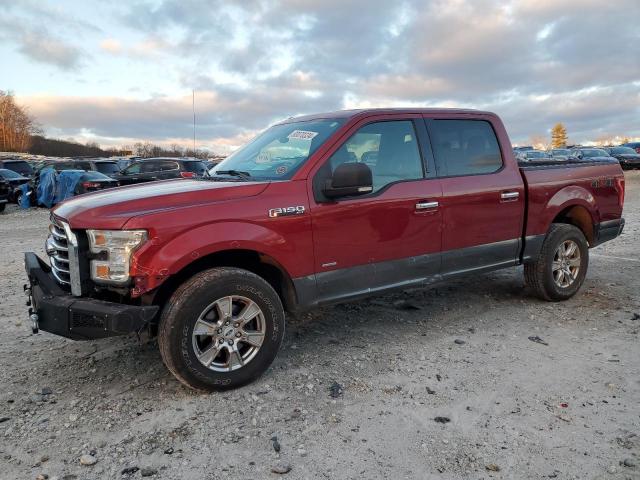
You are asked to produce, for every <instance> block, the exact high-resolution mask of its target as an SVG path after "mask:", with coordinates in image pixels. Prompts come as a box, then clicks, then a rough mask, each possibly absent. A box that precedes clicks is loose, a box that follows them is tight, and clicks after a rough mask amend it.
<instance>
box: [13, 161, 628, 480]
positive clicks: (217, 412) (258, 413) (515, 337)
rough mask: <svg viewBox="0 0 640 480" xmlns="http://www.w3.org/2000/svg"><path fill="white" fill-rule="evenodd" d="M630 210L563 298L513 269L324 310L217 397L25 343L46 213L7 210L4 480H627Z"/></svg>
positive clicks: (80, 352) (105, 354) (123, 349)
mask: <svg viewBox="0 0 640 480" xmlns="http://www.w3.org/2000/svg"><path fill="white" fill-rule="evenodd" d="M639 207H640V172H632V173H630V174H628V175H627V200H626V208H625V217H626V219H627V227H626V230H625V233H624V235H623V236H622V237H620V238H618V239H616V240H615V241H612V242H610V243H607V244H605V245H603V246H601V247H598V248H596V249H594V250H592V252H591V253H592V256H591V265H590V270H589V274H588V277H587V280H586V283H585V285H584V287H583V289H582V291H581V292H580V293H579V294H578V295H577V296H576V297H575V298H573V299H572V300H570V301H567V302H565V303H558V304H552V303H545V302H541V301H539V300H537V299H535V298H534V297H532V295H531V294H530V293H529V292H528V291H527V290H526V289H525V288H524V286H523V280H522V272H521V270H520V269H513V270H507V271H503V272H498V273H493V274H489V275H483V276H479V277H474V278H470V279H468V280H463V281H459V282H456V283H452V284H448V285H444V286H439V287H438V288H434V289H431V290H425V291H417V292H405V293H401V294H397V295H390V296H385V297H381V298H377V299H373V300H369V301H363V302H358V303H350V304H346V305H341V306H336V307H332V308H325V309H323V310H321V311H318V312H314V313H313V314H308V315H306V316H304V317H303V318H300V319H296V320H293V319H292V320H291V321H290V322H289V326H288V332H287V336H286V340H285V344H284V346H283V349H282V352H281V353H280V355H279V356H278V358H277V359H276V361H275V363H274V365H273V367H272V368H271V369H270V370H269V372H268V373H267V374H266V375H265V376H263V377H262V378H261V379H260V380H259V381H257V382H255V383H253V384H252V385H249V386H247V387H245V388H242V389H239V390H236V391H231V392H227V393H222V394H211V395H205V394H200V393H194V392H192V391H189V390H187V389H185V388H183V387H182V386H181V385H180V384H179V383H178V382H177V381H176V380H174V379H173V377H172V376H171V375H170V374H169V373H168V372H167V370H166V369H165V368H164V366H163V365H162V362H161V360H160V355H159V353H158V349H157V346H156V345H155V344H154V343H150V344H145V345H140V344H139V343H138V341H137V340H136V339H135V338H118V339H111V340H106V341H96V342H82V343H80V342H72V341H68V340H65V339H62V338H58V337H55V336H53V335H50V334H47V333H41V334H39V335H35V336H33V335H31V334H30V332H29V326H28V322H27V320H26V313H25V311H26V307H25V306H24V300H25V298H24V296H23V293H22V284H23V282H24V271H23V266H22V252H23V251H25V250H35V251H37V252H42V249H43V242H44V238H45V236H46V233H47V223H48V212H47V211H45V210H31V211H18V210H17V209H15V208H13V207H12V208H9V209H8V210H7V212H5V213H4V214H2V215H0V252H1V253H0V322H1V326H2V330H3V336H2V339H1V340H0V385H1V388H0V477H1V478H3V479H29V478H31V479H35V478H41V479H42V478H47V477H48V478H49V479H53V478H58V479H98V478H100V479H102V478H122V479H127V478H132V479H134V478H141V477H149V478H157V479H160V478H161V479H218V478H244V479H262V478H279V477H284V478H292V479H293V478H295V479H297V478H327V479H347V478H349V479H351V478H353V479H356V478H358V479H359V478H367V479H373V478H393V479H401V478H407V479H414V478H420V479H425V478H443V479H459V478H473V479H481V478H484V479H489V478H496V479H498V478H513V479H522V478H557V479H584V478H614V479H626V478H630V479H637V478H640V346H639V337H640V334H639V332H640V275H639V274H638V272H639V271H640V255H639V254H638V247H639V246H640V227H639V225H640V213H639V210H638V209H639ZM529 337H538V338H539V339H540V342H536V341H532V340H530V339H529ZM274 471H278V472H280V473H274ZM285 472H287V473H285Z"/></svg>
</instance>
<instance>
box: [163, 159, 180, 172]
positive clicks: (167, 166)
mask: <svg viewBox="0 0 640 480" xmlns="http://www.w3.org/2000/svg"><path fill="white" fill-rule="evenodd" d="M160 170H162V171H163V172H167V171H170V170H180V165H178V162H173V161H171V160H165V161H164V162H161V164H160Z"/></svg>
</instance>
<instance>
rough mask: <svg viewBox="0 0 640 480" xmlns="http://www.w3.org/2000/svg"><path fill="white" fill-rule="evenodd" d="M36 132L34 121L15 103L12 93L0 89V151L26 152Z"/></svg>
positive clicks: (37, 130)
mask: <svg viewBox="0 0 640 480" xmlns="http://www.w3.org/2000/svg"><path fill="white" fill-rule="evenodd" d="M37 133H39V129H38V127H37V125H36V123H35V121H34V120H33V118H32V117H31V116H30V115H29V113H28V112H27V111H26V109H24V108H22V107H20V106H19V105H18V104H16V102H15V99H14V96H13V93H11V92H5V91H3V90H0V151H4V152H26V151H27V150H28V149H29V147H30V146H31V137H32V135H35V134H37Z"/></svg>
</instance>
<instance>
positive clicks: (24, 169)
mask: <svg viewBox="0 0 640 480" xmlns="http://www.w3.org/2000/svg"><path fill="white" fill-rule="evenodd" d="M4 167H5V168H8V169H9V170H13V171H14V172H18V173H19V174H20V175H25V176H27V177H30V176H31V175H33V168H31V165H29V164H28V163H27V162H24V161H17V162H4Z"/></svg>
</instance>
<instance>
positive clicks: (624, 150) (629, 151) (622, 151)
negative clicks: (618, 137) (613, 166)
mask: <svg viewBox="0 0 640 480" xmlns="http://www.w3.org/2000/svg"><path fill="white" fill-rule="evenodd" d="M611 153H615V154H616V155H635V154H636V151H635V150H634V149H633V148H630V147H615V148H612V149H611Z"/></svg>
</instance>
